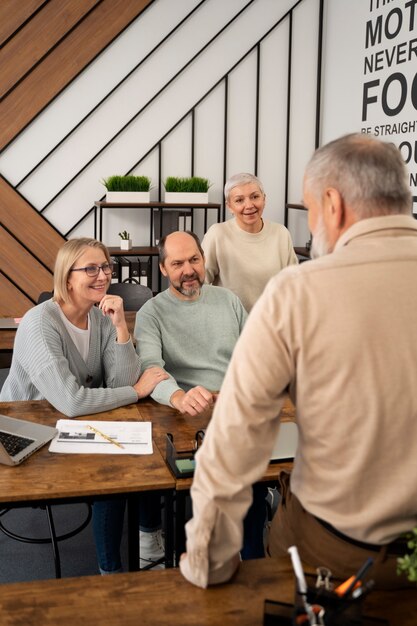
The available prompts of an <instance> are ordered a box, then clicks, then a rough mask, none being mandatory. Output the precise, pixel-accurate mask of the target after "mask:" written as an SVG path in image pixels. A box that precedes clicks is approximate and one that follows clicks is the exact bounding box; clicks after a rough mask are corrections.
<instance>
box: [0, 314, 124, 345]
mask: <svg viewBox="0 0 417 626" xmlns="http://www.w3.org/2000/svg"><path fill="white" fill-rule="evenodd" d="M125 317H126V322H127V327H128V329H129V332H130V334H131V335H132V336H133V331H134V328H135V320H136V311H125ZM15 337H16V329H9V328H8V329H5V328H0V350H13V346H14V339H15Z"/></svg>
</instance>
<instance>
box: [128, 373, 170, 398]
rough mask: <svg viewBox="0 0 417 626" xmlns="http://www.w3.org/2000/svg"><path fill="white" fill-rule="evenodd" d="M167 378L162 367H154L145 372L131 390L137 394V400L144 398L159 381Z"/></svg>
mask: <svg viewBox="0 0 417 626" xmlns="http://www.w3.org/2000/svg"><path fill="white" fill-rule="evenodd" d="M167 378H169V376H168V374H167V373H166V371H165V370H164V369H163V368H162V367H158V366H156V365H155V366H154V367H150V368H149V369H147V370H145V371H144V372H143V374H142V375H141V377H140V378H139V380H138V382H137V383H136V385H133V389H134V390H135V391H136V393H137V394H138V400H140V399H141V398H146V396H149V394H150V393H152V391H153V390H154V389H155V387H156V385H158V384H159V383H160V382H161V381H163V380H166V379H167Z"/></svg>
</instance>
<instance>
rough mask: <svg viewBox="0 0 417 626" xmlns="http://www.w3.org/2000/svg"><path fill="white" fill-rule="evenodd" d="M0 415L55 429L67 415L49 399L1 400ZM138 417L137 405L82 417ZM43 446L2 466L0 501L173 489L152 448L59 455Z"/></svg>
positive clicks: (162, 464)
mask: <svg viewBox="0 0 417 626" xmlns="http://www.w3.org/2000/svg"><path fill="white" fill-rule="evenodd" d="M0 413H3V414H4V415H9V416H10V417H17V418H21V419H27V420H29V421H34V422H40V423H43V424H46V425H48V426H55V424H56V421H57V419H62V418H65V415H63V414H62V413H60V412H59V411H56V410H55V409H54V408H53V407H52V406H51V405H50V404H49V402H47V401H46V400H37V401H32V402H2V403H0ZM89 418H90V419H94V420H97V419H98V420H123V421H132V420H133V421H135V420H138V419H140V417H139V414H138V410H137V405H136V404H131V405H128V406H126V407H120V408H118V409H115V410H113V411H108V412H104V413H98V414H96V415H92V416H84V417H82V418H81V419H89ZM48 447H49V446H48V445H46V446H43V448H41V449H40V450H38V451H37V452H35V453H34V454H33V455H32V456H30V457H29V458H28V459H26V460H25V462H24V463H22V464H21V465H18V466H16V467H7V466H3V465H2V466H1V471H0V502H1V503H22V502H30V501H37V502H39V501H42V500H43V501H52V500H60V499H70V498H73V499H77V498H79V499H82V498H85V497H88V496H101V495H112V494H118V493H125V494H128V493H132V492H138V491H149V490H152V489H173V488H174V485H175V483H174V480H173V477H172V475H171V473H170V471H169V470H168V468H167V466H166V464H165V460H164V458H162V456H161V454H160V452H159V450H158V448H157V446H155V445H154V452H153V454H152V455H130V454H126V455H112V454H56V453H51V452H49V451H48Z"/></svg>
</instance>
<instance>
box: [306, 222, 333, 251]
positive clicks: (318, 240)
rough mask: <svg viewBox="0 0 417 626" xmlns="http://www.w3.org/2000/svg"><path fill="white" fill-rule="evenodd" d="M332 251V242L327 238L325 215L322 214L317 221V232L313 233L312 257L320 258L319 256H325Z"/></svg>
mask: <svg viewBox="0 0 417 626" xmlns="http://www.w3.org/2000/svg"><path fill="white" fill-rule="evenodd" d="M330 252H331V250H330V244H329V242H328V239H327V235H326V229H325V227H324V220H323V216H322V215H320V217H319V219H318V221H317V226H316V232H315V233H313V241H312V243H311V250H310V256H311V258H312V259H318V258H319V257H321V256H325V255H326V254H329V253H330Z"/></svg>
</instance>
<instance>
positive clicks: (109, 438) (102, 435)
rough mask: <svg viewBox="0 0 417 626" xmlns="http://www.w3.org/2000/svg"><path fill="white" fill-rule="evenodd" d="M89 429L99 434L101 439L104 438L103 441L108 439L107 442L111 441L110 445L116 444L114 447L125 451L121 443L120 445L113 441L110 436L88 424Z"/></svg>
mask: <svg viewBox="0 0 417 626" xmlns="http://www.w3.org/2000/svg"><path fill="white" fill-rule="evenodd" d="M87 428H89V429H90V430H92V431H93V432H94V433H97V435H100V437H103V439H107V441H110V443H114V445H115V446H117V447H118V448H123V449H124V446H122V444H121V443H119V442H118V441H115V440H114V439H112V438H111V437H109V436H108V435H105V434H104V433H102V432H101V431H100V430H98V429H97V428H94V426H90V424H87Z"/></svg>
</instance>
